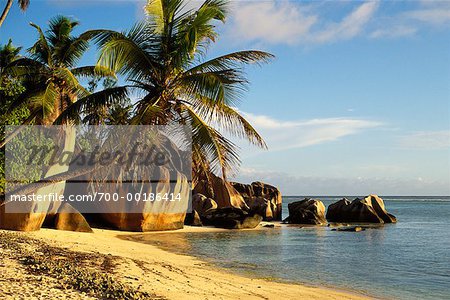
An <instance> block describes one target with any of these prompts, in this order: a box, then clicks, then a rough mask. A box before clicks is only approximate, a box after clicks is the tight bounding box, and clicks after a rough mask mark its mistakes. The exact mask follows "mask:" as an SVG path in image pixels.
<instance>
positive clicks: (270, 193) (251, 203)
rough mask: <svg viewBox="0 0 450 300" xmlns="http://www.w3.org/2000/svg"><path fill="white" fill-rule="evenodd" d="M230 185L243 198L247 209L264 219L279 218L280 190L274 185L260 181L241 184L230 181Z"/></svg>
mask: <svg viewBox="0 0 450 300" xmlns="http://www.w3.org/2000/svg"><path fill="white" fill-rule="evenodd" d="M231 185H232V186H233V187H234V188H235V189H236V190H237V191H238V192H239V193H240V194H241V196H242V197H243V198H244V201H245V203H246V205H247V206H248V207H249V211H252V212H256V213H257V214H259V215H261V216H263V219H264V220H265V221H272V220H281V209H282V207H281V204H282V198H281V192H280V191H279V190H278V189H277V188H276V187H274V186H271V185H269V184H265V183H262V182H258V181H257V182H253V183H252V184H243V183H237V182H232V183H231Z"/></svg>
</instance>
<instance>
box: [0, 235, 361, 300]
mask: <svg viewBox="0 0 450 300" xmlns="http://www.w3.org/2000/svg"><path fill="white" fill-rule="evenodd" d="M211 230H217V229H214V228H194V227H186V228H185V229H183V230H181V231H176V232H204V231H211ZM219 230H220V229H219ZM0 233H1V234H3V235H10V234H14V236H16V237H20V238H23V239H25V241H26V240H27V239H31V240H34V241H36V242H37V243H43V244H44V245H48V247H49V249H53V248H56V249H60V250H58V251H59V252H58V251H57V252H56V253H61V251H70V253H71V254H70V255H71V256H75V258H74V260H79V259H80V258H77V257H76V256H77V255H80V254H81V255H94V256H93V257H92V258H89V257H88V261H92V266H93V268H94V269H95V268H96V269H97V270H96V271H98V272H102V270H103V268H104V265H105V261H104V259H105V257H106V258H108V261H110V263H107V265H109V268H108V269H107V270H106V271H105V272H107V273H108V275H111V276H112V278H114V280H116V281H117V282H118V283H119V284H123V285H125V286H127V287H129V289H130V290H133V291H138V292H139V293H140V294H139V295H140V296H143V297H142V298H146V297H147V296H148V297H147V298H150V299H151V298H154V299H161V298H163V299H164V298H165V299H181V298H183V299H367V297H365V296H363V295H358V294H354V293H351V292H346V291H338V290H332V289H325V288H319V287H309V286H304V285H298V284H286V283H280V282H274V281H271V280H266V279H257V278H247V277H244V276H240V275H237V274H234V273H230V272H229V271H227V270H224V269H220V268H217V267H215V266H212V265H211V264H209V263H206V262H203V261H201V260H199V259H197V258H194V257H191V256H186V255H179V254H174V253H171V252H167V251H164V250H161V249H159V248H158V247H156V246H153V245H149V244H142V243H138V242H134V241H130V240H127V238H126V237H130V236H132V235H142V233H130V232H120V231H113V230H102V229H94V233H93V234H89V233H77V232H67V231H57V230H51V229H42V230H40V231H38V232H30V233H11V232H6V231H0ZM166 233H167V232H166ZM148 234H152V235H157V234H159V233H148ZM22 243H24V244H28V243H26V242H22ZM22 243H20V244H22ZM27 247H28V245H27ZM30 247H31V246H30ZM5 248H8V247H5V246H4V247H2V248H0V254H1V257H2V258H1V263H0V271H1V273H2V277H3V278H2V279H1V281H2V282H1V284H0V297H1V298H8V297H9V298H10V299H12V298H14V299H17V297H27V298H29V297H35V298H40V297H48V296H51V298H58V299H64V298H71V299H75V298H78V299H92V297H90V296H91V295H89V293H86V292H85V291H82V292H81V291H80V289H78V288H76V286H75V288H74V286H69V287H67V289H66V290H61V289H60V287H58V284H56V282H55V280H56V279H55V278H52V276H51V275H48V274H47V275H44V276H41V275H36V274H33V272H31V274H30V272H29V269H27V268H26V265H27V264H24V263H23V262H22V261H21V260H17V258H14V253H11V251H10V253H9V255H5V251H6V252H8V249H5ZM32 251H35V250H33V249H32ZM48 251H49V250H46V252H48ZM52 251H53V250H52ZM50 252H51V251H50ZM43 255H44V256H45V255H53V254H48V253H43ZM62 255H64V254H62ZM96 255H97V256H96ZM56 256H58V255H56ZM99 256H102V257H103V263H101V264H99V265H98V267H95V264H94V263H93V261H95V260H96V257H99ZM47 258H48V257H47ZM83 258H84V256H83ZM109 258H110V259H109ZM50 259H51V260H55V259H58V257H55V258H53V257H51V258H50ZM89 259H90V260H89ZM74 263H75V264H78V262H74ZM88 264H91V263H90V262H89V263H88ZM80 266H81V265H80ZM89 267H90V266H89V265H88V266H86V268H89ZM27 270H28V271H27ZM305 276H307V274H305ZM43 281H44V282H45V283H46V284H42V282H43ZM94 298H96V297H94ZM135 298H139V297H137V296H136V297H135Z"/></svg>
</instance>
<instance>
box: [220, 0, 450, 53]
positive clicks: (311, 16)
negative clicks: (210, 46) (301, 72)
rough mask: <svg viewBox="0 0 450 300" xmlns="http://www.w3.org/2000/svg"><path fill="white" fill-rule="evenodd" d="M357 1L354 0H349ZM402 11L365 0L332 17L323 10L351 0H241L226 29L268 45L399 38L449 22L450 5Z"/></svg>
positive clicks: (425, 5) (423, 4)
mask: <svg viewBox="0 0 450 300" xmlns="http://www.w3.org/2000/svg"><path fill="white" fill-rule="evenodd" d="M349 3H350V4H353V3H354V2H351V1H350V2H349ZM413 4H415V6H416V7H414V8H410V9H408V10H404V11H402V12H393V13H391V14H389V13H386V10H382V9H380V8H381V7H383V5H384V3H383V2H382V1H367V2H362V3H361V4H358V5H357V6H355V7H353V9H352V10H351V11H350V12H346V13H344V14H343V15H341V16H340V18H339V19H338V20H333V19H332V18H330V16H327V15H326V14H325V13H323V11H327V9H325V10H324V9H323V8H324V7H325V8H331V7H335V8H336V9H335V11H337V12H339V11H341V9H342V7H344V8H345V7H346V6H347V5H349V4H348V3H344V2H338V3H331V2H312V3H309V2H296V1H275V0H271V1H237V2H234V7H233V10H232V14H231V26H230V27H229V30H228V31H227V32H228V35H229V38H230V39H233V40H234V41H238V42H239V41H241V42H245V43H255V42H257V43H258V42H259V43H266V44H269V45H290V46H292V45H318V44H326V43H332V42H338V41H344V40H349V39H353V38H356V37H367V38H398V37H406V36H412V35H415V34H417V32H419V30H420V29H422V28H425V27H427V26H428V27H430V26H431V27H438V28H439V27H443V26H448V25H450V5H449V2H443V1H421V2H417V3H413Z"/></svg>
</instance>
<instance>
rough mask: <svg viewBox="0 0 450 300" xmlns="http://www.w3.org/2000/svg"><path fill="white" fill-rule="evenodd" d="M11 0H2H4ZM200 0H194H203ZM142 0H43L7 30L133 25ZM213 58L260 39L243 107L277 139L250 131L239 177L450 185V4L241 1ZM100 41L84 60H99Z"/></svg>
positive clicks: (291, 187) (4, 34)
mask: <svg viewBox="0 0 450 300" xmlns="http://www.w3.org/2000/svg"><path fill="white" fill-rule="evenodd" d="M3 2H4V1H1V2H0V4H1V5H3ZM199 3H200V2H198V1H194V2H193V3H191V4H190V6H192V7H195V6H196V5H199ZM144 4H145V1H125V0H123V1H119V0H113V1H109V0H101V1H87V0H85V1H83V0H81V1H80V0H78V1H63V0H60V1H56V0H40V1H39V0H35V1H33V0H32V1H31V5H30V7H29V9H28V10H27V11H26V12H21V11H20V10H19V9H18V7H17V5H16V4H15V5H14V6H13V8H12V11H11V12H10V14H9V15H8V18H7V20H6V21H5V23H4V25H3V26H2V27H1V29H0V42H1V43H6V42H7V40H8V39H9V38H10V37H11V38H13V43H14V44H15V45H17V46H24V48H28V47H30V46H31V45H32V43H33V41H35V39H36V37H37V34H36V32H35V30H34V29H33V28H32V27H31V26H29V25H28V23H29V22H30V21H31V22H34V23H36V24H38V25H41V26H42V27H46V24H47V21H48V20H49V19H50V18H51V17H53V16H55V15H58V14H62V15H68V16H72V17H74V18H76V19H78V20H79V21H80V22H81V26H80V29H79V33H80V32H82V31H84V30H88V29H94V28H108V29H114V30H120V31H122V30H126V29H128V28H130V27H131V26H132V24H133V23H134V22H136V21H138V20H141V19H142V18H143V17H144V13H143V9H142V7H143V6H144ZM230 6H231V7H230V13H229V16H228V18H227V21H226V23H225V24H217V26H218V30H219V32H220V33H221V35H220V38H219V40H218V41H217V43H216V44H214V45H213V46H212V47H211V49H210V52H209V53H208V56H209V57H214V56H217V55H221V54H224V53H227V52H232V51H237V50H244V49H259V50H265V51H268V52H271V53H273V54H274V55H275V56H276V58H275V59H274V60H273V61H272V62H271V63H270V64H268V65H264V66H262V67H254V66H252V67H250V68H247V69H246V71H247V74H248V78H249V80H250V86H249V90H248V92H246V93H245V94H244V95H243V97H242V101H241V103H239V105H238V107H237V108H238V109H239V111H240V112H241V113H242V114H243V115H244V116H245V117H246V118H247V119H248V120H249V121H250V122H251V123H252V124H253V125H254V127H255V128H256V129H257V130H258V131H259V132H260V134H261V135H262V136H263V137H264V138H265V140H266V142H267V144H268V147H269V149H268V150H259V149H257V148H255V147H251V146H250V145H248V144H247V143H246V142H244V141H236V143H237V144H238V145H239V146H240V147H241V158H242V165H241V168H240V170H239V172H238V175H237V176H236V178H233V180H236V181H241V182H252V181H256V180H259V181H263V182H267V183H270V184H273V185H275V186H278V187H279V188H280V189H281V191H282V192H283V194H285V195H367V194H370V193H376V194H379V195H450V2H448V1H443V2H439V1H333V2H331V1H234V2H232V3H231V5H230ZM94 63H95V51H94V50H92V51H90V52H89V53H87V54H86V55H85V57H84V58H83V60H82V62H81V64H94Z"/></svg>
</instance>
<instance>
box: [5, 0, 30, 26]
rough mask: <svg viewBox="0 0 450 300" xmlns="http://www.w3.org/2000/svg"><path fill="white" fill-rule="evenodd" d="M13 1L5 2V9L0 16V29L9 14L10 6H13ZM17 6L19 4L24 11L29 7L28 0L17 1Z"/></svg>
mask: <svg viewBox="0 0 450 300" xmlns="http://www.w3.org/2000/svg"><path fill="white" fill-rule="evenodd" d="M13 2H14V0H7V1H6V5H5V8H4V9H3V12H2V14H1V16H0V27H2V24H3V22H4V21H5V19H6V16H7V15H8V13H9V10H10V9H11V6H12V4H13ZM17 4H19V7H20V9H21V10H22V11H25V10H26V9H27V8H28V5H30V0H17Z"/></svg>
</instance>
